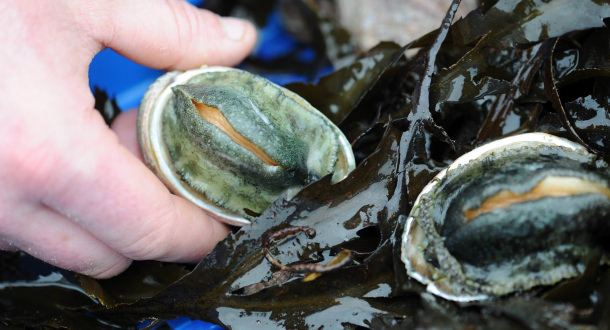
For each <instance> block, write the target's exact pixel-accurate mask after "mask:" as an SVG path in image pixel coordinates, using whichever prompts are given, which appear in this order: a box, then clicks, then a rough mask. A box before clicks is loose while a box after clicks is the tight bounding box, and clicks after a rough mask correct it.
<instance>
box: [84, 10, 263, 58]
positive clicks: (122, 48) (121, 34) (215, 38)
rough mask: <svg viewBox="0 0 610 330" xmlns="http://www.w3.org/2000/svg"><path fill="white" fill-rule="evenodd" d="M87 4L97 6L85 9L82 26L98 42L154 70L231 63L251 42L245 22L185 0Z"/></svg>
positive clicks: (250, 31) (252, 35)
mask: <svg viewBox="0 0 610 330" xmlns="http://www.w3.org/2000/svg"><path fill="white" fill-rule="evenodd" d="M90 6H92V7H97V8H88V9H86V10H85V11H87V13H88V15H85V17H87V16H88V17H89V19H87V18H85V19H86V20H88V22H89V23H86V24H90V25H91V31H92V33H93V37H94V38H95V39H96V40H97V41H98V42H100V43H102V44H103V45H104V46H107V47H110V48H112V49H114V50H115V51H117V52H119V53H121V54H122V55H124V56H126V57H128V58H130V59H132V60H134V61H136V62H138V63H140V64H144V65H147V66H151V67H155V68H160V69H187V68H193V67H198V66H201V65H202V64H208V65H234V64H237V63H238V62H240V61H241V60H242V59H243V58H244V57H246V56H247V54H248V53H249V52H250V51H251V50H252V48H253V47H254V43H255V42H256V30H255V28H254V27H253V26H252V24H250V23H249V22H247V21H244V20H241V19H237V18H230V17H227V18H222V17H220V16H218V15H216V14H214V13H212V12H210V11H207V10H202V9H197V8H195V7H194V6H192V5H190V4H189V3H187V2H186V1H180V0H132V1H120V0H118V1H92V2H90ZM81 17H83V16H81ZM100 17H101V19H100Z"/></svg>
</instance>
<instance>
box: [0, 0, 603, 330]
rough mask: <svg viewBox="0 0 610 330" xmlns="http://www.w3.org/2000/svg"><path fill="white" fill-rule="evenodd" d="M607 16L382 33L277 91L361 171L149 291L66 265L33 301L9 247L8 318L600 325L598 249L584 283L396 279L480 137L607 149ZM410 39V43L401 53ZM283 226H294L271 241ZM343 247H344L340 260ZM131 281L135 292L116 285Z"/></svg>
mask: <svg viewBox="0 0 610 330" xmlns="http://www.w3.org/2000/svg"><path fill="white" fill-rule="evenodd" d="M244 3H247V1H244ZM304 3H307V2H304ZM232 4H233V6H240V5H241V4H240V1H234V2H232ZM454 7H455V4H454V5H453V6H452V7H451V10H450V11H449V15H448V17H447V21H450V19H451V13H452V12H453V10H454V9H455V8H454ZM299 8H303V10H307V12H305V14H303V17H307V22H308V25H307V26H308V27H310V28H312V29H319V28H320V24H322V22H328V21H327V20H326V19H327V18H324V20H322V19H320V18H319V17H318V16H316V15H315V13H316V12H315V11H311V9H312V8H315V7H313V6H301V7H299ZM312 14H313V15H312ZM608 17H610V3H609V2H608V1H601V0H579V1H566V0H552V1H542V0H528V1H526V0H521V1H519V0H505V1H483V2H482V6H481V8H480V9H478V10H477V11H474V12H472V13H471V14H469V15H468V16H467V17H465V18H463V19H461V20H458V21H457V22H455V23H454V24H453V26H451V27H449V24H442V26H441V27H440V28H439V29H438V30H437V31H434V32H432V33H430V34H429V35H427V36H424V37H422V38H421V39H419V40H417V41H415V42H413V43H412V44H410V45H407V46H406V47H401V46H398V45H395V44H392V43H382V44H380V45H379V46H378V47H376V48H374V49H372V50H371V51H370V52H368V53H366V54H362V55H360V56H359V57H358V59H357V60H356V61H354V62H353V64H350V65H348V66H345V67H342V68H340V69H339V70H337V71H336V72H335V73H333V74H330V75H329V76H327V77H324V78H322V79H321V80H320V81H319V82H318V83H317V84H314V85H307V84H293V85H291V86H288V87H289V88H290V89H292V90H293V91H296V92H297V93H300V94H301V95H303V96H304V97H305V98H307V99H308V100H309V101H310V102H311V103H312V104H314V105H315V106H316V107H318V108H319V109H320V110H321V111H323V112H324V113H325V114H326V115H327V116H328V117H329V118H331V120H333V121H334V122H335V123H336V124H338V126H339V127H340V128H341V129H342V130H343V131H344V133H345V134H346V136H347V137H348V138H349V139H350V141H351V142H352V145H353V148H354V151H355V154H356V158H357V161H358V166H357V168H356V170H355V171H354V172H352V173H351V174H350V176H349V177H348V178H347V179H346V180H344V181H342V182H340V183H338V184H335V185H331V184H330V178H328V177H327V178H323V179H322V180H320V181H318V182H315V183H313V184H311V185H309V186H307V187H306V188H305V189H304V190H303V191H301V192H300V193H299V194H298V195H296V196H295V197H294V198H293V199H292V200H290V201H286V200H284V199H282V198H280V199H279V200H277V201H276V202H275V203H274V204H272V206H271V207H270V208H269V209H267V210H266V211H265V212H264V213H263V214H262V215H261V216H260V217H259V218H257V219H255V220H254V222H253V224H252V225H251V226H247V227H244V228H241V229H239V230H237V231H235V232H234V233H233V234H231V235H230V236H229V237H227V238H226V239H225V240H224V241H222V242H220V243H219V244H218V246H217V247H216V249H214V251H212V253H210V255H208V256H207V257H206V258H205V259H204V260H203V261H201V262H200V263H199V264H198V265H197V266H196V267H195V268H194V269H193V270H192V271H190V272H188V273H187V274H186V275H184V276H183V277H181V278H180V276H182V275H183V274H185V272H186V270H185V268H184V267H182V266H178V265H171V267H172V268H171V270H172V271H170V272H169V273H171V275H169V274H167V275H166V276H162V277H163V278H164V280H163V281H159V282H158V283H160V284H159V285H160V286H159V287H156V288H155V289H154V290H151V287H150V286H148V287H146V286H145V285H144V283H150V282H146V280H145V278H146V276H135V277H134V276H131V277H130V276H128V275H129V273H127V274H125V275H121V276H119V277H117V278H115V279H113V282H112V283H110V282H108V281H94V280H91V279H88V278H82V277H74V276H72V275H70V274H66V275H65V276H63V277H61V278H59V277H57V278H56V282H57V281H59V282H60V283H66V284H69V285H68V286H60V285H53V286H52V288H53V290H59V291H60V292H62V293H61V295H60V296H59V297H62V298H57V299H66V300H67V301H69V303H62V301H59V300H58V301H52V300H53V298H50V296H45V299H44V303H43V302H42V300H41V299H40V296H41V295H47V293H46V292H48V291H45V290H49V287H48V286H44V285H42V286H39V285H34V283H40V279H38V277H37V276H30V275H28V276H30V277H27V276H25V275H24V274H23V273H22V272H23V271H22V269H23V268H22V266H21V265H20V264H19V260H21V258H23V257H18V256H15V255H12V257H9V254H6V256H5V257H3V259H2V269H3V272H5V274H4V276H3V278H2V280H3V281H2V283H3V284H2V285H3V286H2V287H1V290H0V297H1V299H0V303H2V304H3V305H2V307H3V308H2V309H1V310H2V312H1V313H2V319H3V322H4V323H5V324H7V325H24V324H29V325H34V326H49V327H59V326H67V327H73V328H79V327H82V326H83V325H84V324H86V323H83V322H94V323H95V324H96V325H97V326H100V327H101V326H103V325H108V326H109V325H110V324H114V325H119V326H123V327H129V326H134V325H135V324H137V323H138V322H141V321H142V320H155V319H158V320H168V319H173V318H175V317H177V316H188V317H191V318H196V319H202V320H206V321H210V322H214V323H218V324H222V325H224V326H225V327H227V328H237V329H239V328H246V327H256V326H258V327H260V328H265V329H267V328H320V327H322V326H323V328H324V329H341V328H358V327H364V328H375V329H386V328H411V327H416V326H419V327H447V328H466V327H469V328H472V327H474V328H497V327H503V328H509V327H510V328H553V329H556V328H573V327H580V326H591V327H594V328H595V327H599V328H607V327H608V326H609V322H610V319H609V315H610V270H609V268H608V267H607V266H606V265H604V264H603V263H602V262H600V258H601V257H600V256H599V255H591V256H590V258H589V260H590V262H589V264H588V266H587V271H585V273H584V274H583V275H582V276H581V277H580V278H577V279H572V280H569V281H564V282H563V283H560V284H558V285H555V286H552V287H537V288H534V289H532V290H530V291H527V292H520V293H517V294H513V295H510V296H508V297H505V298H500V299H496V300H490V301H483V302H477V303H470V304H467V305H463V304H456V303H451V302H448V301H445V300H443V299H441V298H437V297H435V296H433V295H431V294H429V293H427V292H425V290H424V288H423V287H422V286H421V285H419V284H418V283H416V282H415V281H413V280H411V279H409V278H408V277H407V275H406V274H405V272H404V265H403V263H402V261H401V260H400V237H401V235H402V231H403V226H404V222H405V219H406V215H407V214H408V212H409V211H410V208H411V205H412V203H413V201H414V200H415V198H416V197H417V195H418V194H419V192H420V190H421V189H422V187H423V186H424V185H425V184H426V183H427V182H428V180H429V179H430V178H432V177H433V176H434V175H435V174H436V173H437V172H438V171H440V170H441V169H442V168H444V167H446V166H447V165H448V164H449V163H451V162H452V161H453V160H454V159H455V158H456V157H458V156H459V155H461V154H463V153H465V152H467V151H469V150H471V149H473V148H474V147H476V146H478V145H480V144H481V143H484V142H486V141H490V140H495V139H498V138H500V137H505V136H508V135H511V134H516V133H521V132H533V131H541V132H548V133H552V134H555V135H559V136H563V137H567V138H569V139H571V140H573V141H576V142H579V143H582V144H584V145H585V146H587V147H588V148H589V149H590V150H592V151H593V152H594V153H596V154H597V155H598V156H599V157H601V158H604V159H606V160H608V158H609V157H608V151H609V150H608V135H607V134H608V132H610V127H609V125H610V119H608V118H610V114H609V110H610V109H609V108H608V104H609V103H610V58H609V57H608V53H609V52H608V50H609V49H610V38H608V36H609V33H610V32H609V31H610V30H609V28H608V27H606V26H605V25H604V20H605V21H606V22H608ZM439 25H441V22H439ZM406 48H413V49H415V48H419V49H420V51H419V52H418V53H417V54H415V55H412V56H409V57H405V56H403V55H402V54H403V51H404V50H405V49H406ZM293 228H301V230H293ZM306 228H307V230H305V229H306ZM309 229H311V231H310V230H309ZM286 230H288V231H291V232H292V234H291V235H286V237H283V238H277V237H280V236H277V235H276V233H278V232H282V231H286ZM308 234H309V235H308ZM265 248H266V249H265ZM266 250H267V251H268V255H267V257H266V255H265V251H266ZM346 250H347V251H351V252H350V254H349V257H346V258H347V259H346V258H343V257H342V258H343V259H341V260H339V261H337V256H343V254H342V253H344V252H343V251H346ZM269 255H271V256H272V258H273V259H274V260H275V261H277V263H279V264H281V265H287V266H291V265H292V266H294V265H302V264H309V266H308V267H305V268H307V269H308V271H309V272H311V273H317V274H318V276H317V277H316V278H313V279H312V277H310V275H308V274H303V273H300V272H293V271H290V270H286V269H283V268H281V267H278V266H277V264H274V263H272V262H271V261H270V260H269ZM332 262H339V263H341V264H342V265H341V266H340V267H339V269H335V270H330V271H328V272H325V271H324V270H325V269H324V267H322V265H326V264H329V263H332ZM151 265H154V264H151ZM151 265H149V266H151ZM312 265H314V266H312ZM168 267H170V266H168ZM295 267H296V266H295ZM161 269H165V270H168V268H166V267H161ZM49 272H51V274H59V273H58V272H57V270H54V271H53V270H50V271H49ZM137 273H138V274H140V275H142V274H160V273H161V271H160V269H159V268H156V267H154V266H153V267H151V268H143V269H141V270H139V271H137ZM20 275H24V276H25V277H21V276H20ZM47 275H48V274H47ZM151 276H152V275H151ZM178 278H180V279H179V280H176V281H174V280H175V279H178ZM37 279H38V280H37ZM18 280H20V281H21V282H18V283H29V285H28V286H27V291H26V290H25V289H23V287H24V286H23V285H21V286H19V289H18V291H15V290H17V289H15V287H16V285H14V284H13V283H17V282H16V281H18ZM171 282H173V283H172V284H169V283H171ZM136 283H140V285H141V288H142V291H141V294H140V295H139V296H138V294H137V293H134V292H133V291H132V292H130V294H129V295H126V296H123V295H122V294H123V292H127V291H123V290H127V289H126V287H140V285H136ZM119 284H120V285H119ZM81 288H85V289H86V291H83V290H82V289H81ZM74 293H77V297H75V296H74ZM138 298H139V299H138ZM33 302H35V303H33ZM37 315H39V316H37ZM49 315H53V318H51V320H52V321H45V320H47V318H46V317H48V316H49Z"/></svg>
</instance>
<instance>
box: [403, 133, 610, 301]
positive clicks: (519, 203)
mask: <svg viewBox="0 0 610 330" xmlns="http://www.w3.org/2000/svg"><path fill="white" fill-rule="evenodd" d="M609 220H610V173H609V170H608V165H607V164H606V163H605V162H603V161H601V160H599V159H597V158H596V157H595V156H594V155H593V154H591V153H589V152H588V151H587V150H586V149H585V148H584V147H582V146H581V145H578V144H576V143H573V142H571V141H568V140H565V139H563V138H559V137H555V136H552V135H549V134H544V133H529V134H522V135H517V136H513V137H509V138H505V139H502V140H498V141H495V142H492V143H489V144H487V145H484V146H482V147H479V148H477V149H475V150H473V151H471V152H469V153H467V154H465V155H463V156H462V157H460V158H458V159H457V160H456V161H455V162H454V163H453V164H452V165H451V166H449V167H448V168H447V169H445V170H443V171H442V172H440V173H439V174H438V175H437V176H436V177H435V178H434V179H433V180H432V181H431V182H430V183H429V184H428V185H427V186H426V187H425V188H424V189H423V191H422V192H421V194H420V195H419V197H418V198H417V200H416V202H415V204H414V206H413V208H412V210H411V213H410V215H409V217H408V218H407V220H406V224H405V231H404V234H403V240H402V247H401V248H402V250H401V253H402V256H401V258H402V260H403V262H404V263H405V268H406V271H407V273H408V275H409V276H411V277H412V278H414V279H416V280H417V281H419V282H421V283H423V284H425V285H426V287H427V290H428V291H430V292H432V293H434V294H436V295H439V296H441V297H444V298H446V299H449V300H454V301H472V300H481V299H487V298H491V297H497V296H502V295H506V294H511V293H515V292H518V291H524V290H528V289H531V288H533V287H536V286H542V285H551V284H554V283H557V282H558V281H561V280H563V279H567V278H571V277H575V276H578V275H580V274H582V273H583V271H584V269H585V265H586V263H587V262H588V261H589V259H590V258H591V257H592V256H593V255H599V254H601V255H602V256H603V258H602V259H604V260H607V256H608V252H609V251H610V245H609V243H607V242H608V238H610V222H609Z"/></svg>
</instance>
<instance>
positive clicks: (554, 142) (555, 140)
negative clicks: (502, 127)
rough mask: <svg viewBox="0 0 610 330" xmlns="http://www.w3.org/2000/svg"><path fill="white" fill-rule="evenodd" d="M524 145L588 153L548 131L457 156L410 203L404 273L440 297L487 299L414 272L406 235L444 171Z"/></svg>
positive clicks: (404, 250) (465, 299) (575, 144)
mask: <svg viewBox="0 0 610 330" xmlns="http://www.w3.org/2000/svg"><path fill="white" fill-rule="evenodd" d="M524 143H526V144H532V143H534V144H537V145H551V146H558V147H563V148H566V149H569V150H571V151H575V152H579V153H582V154H589V152H588V151H587V150H586V148H585V147H583V146H582V145H580V144H578V143H575V142H572V141H570V140H567V139H564V138H561V137H558V136H554V135H551V134H547V133H524V134H519V135H514V136H510V137H506V138H503V139H500V140H496V141H493V142H490V143H487V144H485V145H483V146H480V147H478V148H475V149H473V150H472V151H470V152H467V153H465V154H464V155H462V156H460V157H458V158H457V159H456V160H455V161H454V162H453V163H452V164H451V165H450V166H449V167H447V168H445V169H444V170H442V171H440V172H439V173H438V174H437V175H436V176H435V177H434V178H433V179H432V180H430V182H429V183H428V184H427V185H426V186H425V187H424V188H423V189H422V191H421V192H420V193H419V195H418V196H417V198H416V199H415V202H414V203H413V207H412V208H411V212H410V214H409V216H408V218H407V220H406V223H405V229H404V231H403V236H402V245H401V249H400V250H401V256H400V257H401V258H400V259H401V260H402V262H403V263H404V264H405V269H406V272H407V275H409V276H410V277H412V278H414V279H415V280H417V281H418V282H420V283H421V284H423V285H425V286H426V290H427V291H428V292H430V293H432V294H434V295H436V296H439V297H441V298H444V299H447V300H451V301H456V302H463V303H466V302H472V301H480V300H485V299H490V298H491V297H490V296H488V295H485V294H481V295H455V294H451V293H447V292H445V291H443V290H442V289H440V288H439V287H438V286H437V285H436V284H435V283H434V281H432V280H430V279H428V278H426V277H425V276H424V275H423V274H421V273H419V272H417V271H416V270H415V269H414V267H413V265H412V264H411V262H410V260H409V258H408V256H407V248H408V245H409V237H410V234H412V233H413V231H414V230H415V229H414V228H415V226H417V223H416V221H415V218H414V217H413V211H414V210H415V209H416V207H417V206H418V205H419V204H420V201H421V199H422V198H425V196H426V195H428V194H431V193H434V190H435V189H436V187H437V186H438V184H439V183H440V182H441V181H442V180H443V179H444V178H445V176H447V171H452V170H455V169H456V168H458V167H460V166H463V165H466V164H468V163H469V162H471V161H473V160H475V159H479V158H482V157H485V156H487V155H488V154H490V153H492V152H495V151H498V150H503V149H504V150H505V149H506V147H511V148H515V147H518V146H521V145H523V144H524Z"/></svg>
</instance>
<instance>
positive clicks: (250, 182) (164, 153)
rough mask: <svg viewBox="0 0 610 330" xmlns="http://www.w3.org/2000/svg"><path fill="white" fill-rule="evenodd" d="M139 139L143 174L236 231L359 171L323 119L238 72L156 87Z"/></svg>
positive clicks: (208, 70)
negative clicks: (277, 203)
mask: <svg viewBox="0 0 610 330" xmlns="http://www.w3.org/2000/svg"><path fill="white" fill-rule="evenodd" d="M138 138H139V143H140V148H141V150H142V154H143V156H144V159H145V161H146V163H147V165H148V166H149V167H150V168H151V169H152V170H153V171H154V172H155V173H156V174H157V176H159V177H160V178H161V180H162V181H163V182H164V183H165V184H166V185H167V186H168V187H169V188H170V189H171V190H172V191H173V192H175V193H176V194H178V195H181V196H183V197H185V198H187V199H188V200H190V201H191V202H193V203H195V204H196V205H198V206H200V207H202V208H203V209H205V210H207V211H208V212H210V213H212V214H214V215H216V216H217V218H219V219H221V220H223V221H225V222H227V223H229V224H233V225H245V224H249V223H250V221H249V219H251V218H252V217H254V216H256V215H257V214H259V213H262V212H263V211H264V210H265V209H266V208H267V206H268V205H269V204H271V202H273V201H274V200H275V199H277V198H278V197H279V196H280V195H282V194H286V195H287V196H288V198H290V197H291V196H293V195H294V194H295V193H296V192H298V191H299V190H300V189H301V188H302V187H303V186H305V185H307V184H308V183H311V182H313V181H315V180H317V179H319V178H321V177H323V176H325V175H328V174H332V181H333V182H337V181H340V180H342V179H343V178H345V177H346V176H347V175H348V174H349V172H351V171H352V170H353V169H354V167H355V161H354V156H353V153H352V150H351V147H350V145H349V142H348V141H347V139H346V138H345V136H344V135H343V134H342V132H341V131H340V130H339V129H338V128H337V127H336V126H335V125H334V124H333V123H332V122H331V121H330V120H329V119H327V118H326V117H325V116H324V115H322V114H321V113H320V112H319V111H318V110H316V109H315V108H314V107H312V106H311V105H310V104H309V103H308V102H307V101H305V100H304V99H303V98H301V97H300V96H298V95H296V94H295V93H293V92H291V91H289V90H287V89H285V88H283V87H280V86H278V85H276V84H273V83H272V82H270V81H268V80H266V79H264V78H262V77H260V76H257V75H254V74H251V73H248V72H245V71H242V70H238V69H234V68H226V67H202V68H200V69H197V70H190V71H186V72H169V73H167V74H165V75H163V76H162V77H160V78H159V79H158V80H157V81H156V82H155V83H153V84H152V85H151V86H150V88H149V90H148V91H147V93H146V95H145V96H144V99H143V101H142V104H141V106H140V112H139V116H138Z"/></svg>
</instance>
